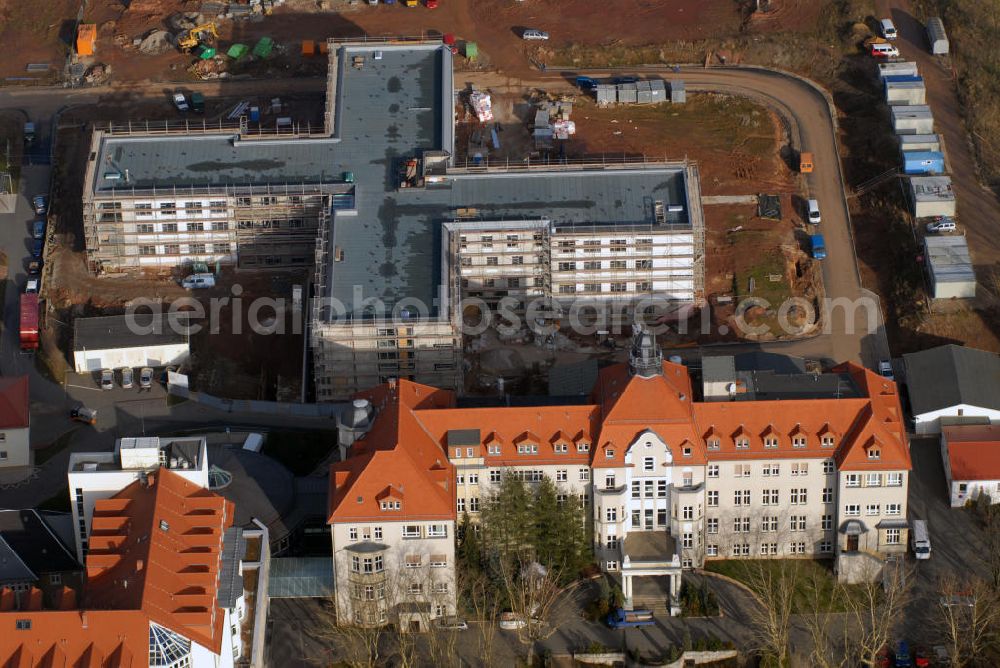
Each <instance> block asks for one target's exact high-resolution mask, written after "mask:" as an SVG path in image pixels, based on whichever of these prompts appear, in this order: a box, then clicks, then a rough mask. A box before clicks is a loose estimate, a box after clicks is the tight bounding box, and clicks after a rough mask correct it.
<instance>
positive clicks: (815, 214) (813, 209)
mask: <svg viewBox="0 0 1000 668" xmlns="http://www.w3.org/2000/svg"><path fill="white" fill-rule="evenodd" d="M807 208H808V210H809V222H810V223H812V224H813V225H819V222H820V220H821V219H820V215H819V200H815V199H811V200H809V202H808V207H807Z"/></svg>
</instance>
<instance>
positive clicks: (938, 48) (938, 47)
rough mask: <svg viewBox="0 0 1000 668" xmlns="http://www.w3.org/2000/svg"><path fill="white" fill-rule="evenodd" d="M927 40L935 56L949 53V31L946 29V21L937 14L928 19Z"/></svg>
mask: <svg viewBox="0 0 1000 668" xmlns="http://www.w3.org/2000/svg"><path fill="white" fill-rule="evenodd" d="M927 41H928V42H929V43H930V46H931V53H933V54H934V55H935V56H944V55H947V53H948V51H949V49H950V45H949V44H948V33H946V32H945V31H944V21H942V20H941V19H940V18H938V17H937V16H935V17H933V18H930V19H927Z"/></svg>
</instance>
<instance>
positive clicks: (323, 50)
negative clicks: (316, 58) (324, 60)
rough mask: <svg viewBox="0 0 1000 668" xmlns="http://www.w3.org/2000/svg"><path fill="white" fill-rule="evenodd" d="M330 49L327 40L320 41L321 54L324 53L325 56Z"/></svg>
mask: <svg viewBox="0 0 1000 668" xmlns="http://www.w3.org/2000/svg"><path fill="white" fill-rule="evenodd" d="M329 50H330V47H329V45H328V44H327V43H326V41H325V40H324V41H322V42H320V43H319V52H320V54H322V55H324V56H325V55H326V54H327V53H328V52H329Z"/></svg>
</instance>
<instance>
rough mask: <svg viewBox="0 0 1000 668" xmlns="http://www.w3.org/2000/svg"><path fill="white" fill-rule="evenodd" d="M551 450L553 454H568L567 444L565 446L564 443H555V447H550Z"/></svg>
mask: <svg viewBox="0 0 1000 668" xmlns="http://www.w3.org/2000/svg"><path fill="white" fill-rule="evenodd" d="M552 450H553V451H554V452H555V453H556V454H562V455H564V454H566V453H567V452H569V446H568V445H567V444H565V443H556V444H555V445H554V446H553V447H552Z"/></svg>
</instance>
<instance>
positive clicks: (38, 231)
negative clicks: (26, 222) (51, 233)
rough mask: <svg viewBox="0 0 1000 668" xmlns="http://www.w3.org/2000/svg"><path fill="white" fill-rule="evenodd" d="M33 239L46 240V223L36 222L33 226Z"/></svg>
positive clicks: (42, 221)
mask: <svg viewBox="0 0 1000 668" xmlns="http://www.w3.org/2000/svg"><path fill="white" fill-rule="evenodd" d="M31 238H32V239H44V238H45V221H44V220H36V221H35V222H34V223H32V224H31Z"/></svg>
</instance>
